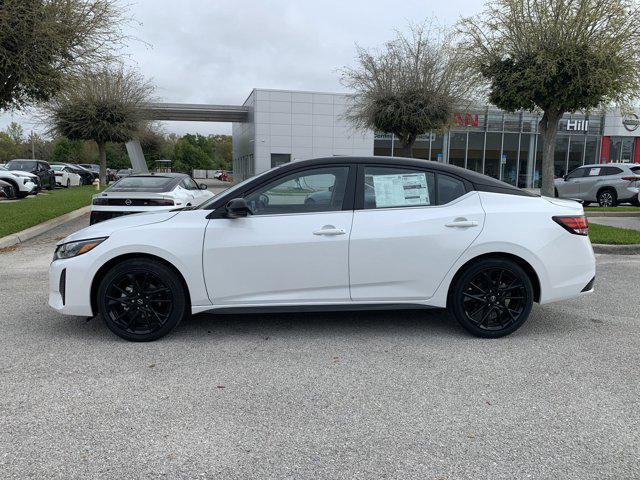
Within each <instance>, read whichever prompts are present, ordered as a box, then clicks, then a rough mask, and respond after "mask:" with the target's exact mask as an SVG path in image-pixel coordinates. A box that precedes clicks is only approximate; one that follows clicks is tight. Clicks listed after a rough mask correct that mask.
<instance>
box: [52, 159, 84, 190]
mask: <svg viewBox="0 0 640 480" xmlns="http://www.w3.org/2000/svg"><path fill="white" fill-rule="evenodd" d="M51 169H52V170H53V174H54V175H55V176H56V185H58V186H60V187H66V188H69V187H79V186H80V184H81V183H82V177H80V175H78V174H77V173H75V172H74V171H73V170H71V169H70V168H69V167H67V166H66V165H51Z"/></svg>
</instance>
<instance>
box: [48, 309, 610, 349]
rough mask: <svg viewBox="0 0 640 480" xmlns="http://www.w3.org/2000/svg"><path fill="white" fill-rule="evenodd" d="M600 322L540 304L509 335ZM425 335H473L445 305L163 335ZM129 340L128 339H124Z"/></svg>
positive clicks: (208, 316) (223, 324) (257, 321)
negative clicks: (443, 308)
mask: <svg viewBox="0 0 640 480" xmlns="http://www.w3.org/2000/svg"><path fill="white" fill-rule="evenodd" d="M62 318H64V319H65V320H66V321H64V320H63V321H61V322H53V323H52V324H51V328H53V329H54V330H55V335H56V336H57V335H61V336H71V337H76V338H79V337H80V338H82V339H89V338H92V339H93V340H97V339H105V338H111V339H114V338H116V337H115V336H113V334H112V333H111V332H110V331H109V330H108V329H107V327H106V326H105V325H104V322H103V321H102V319H101V318H100V316H96V317H94V318H92V319H89V320H80V319H79V317H74V319H73V321H70V320H71V318H69V317H66V318H65V317H61V319H62ZM602 327H603V325H602V324H601V322H595V321H589V319H585V318H584V317H583V316H582V315H579V314H578V312H576V313H569V312H560V311H555V310H554V309H552V308H549V307H539V306H538V307H535V308H534V310H533V312H532V313H531V317H530V318H529V319H528V320H527V322H526V323H525V324H524V325H523V326H522V327H521V328H520V329H519V330H517V331H516V332H514V333H513V334H511V336H510V337H516V336H517V337H526V338H533V337H544V336H548V335H553V336H564V335H566V334H570V333H573V332H575V331H576V330H584V329H588V330H592V329H598V328H602ZM389 335H393V336H396V337H415V336H418V335H419V336H424V337H425V338H432V337H433V338H437V337H440V338H474V337H472V336H471V335H470V334H469V333H467V332H466V331H465V330H464V329H463V328H462V327H461V326H460V325H458V323H457V322H456V320H455V319H454V318H453V317H451V316H450V315H449V314H448V313H447V311H446V310H440V309H433V310H419V309H418V310H376V311H351V312H321V313H320V312H313V313H310V312H305V313H242V314H235V313H234V314H216V313H201V314H198V315H193V316H191V317H190V318H188V319H186V320H184V321H183V322H182V323H181V324H180V325H178V326H177V327H176V329H175V330H174V331H173V332H171V333H170V334H169V335H168V336H167V337H166V339H163V340H160V341H161V342H162V341H170V340H171V339H175V340H189V341H203V342H204V341H211V340H224V339H233V338H236V339H237V338H243V337H246V338H253V337H256V336H263V337H288V338H294V337H297V338H304V337H308V338H316V339H317V338H323V337H324V338H334V339H335V338H337V337H344V338H354V337H370V338H375V337H385V336H389ZM123 341H124V340H123Z"/></svg>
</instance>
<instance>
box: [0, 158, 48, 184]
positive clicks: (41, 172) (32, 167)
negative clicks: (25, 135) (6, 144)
mask: <svg viewBox="0 0 640 480" xmlns="http://www.w3.org/2000/svg"><path fill="white" fill-rule="evenodd" d="M5 167H6V168H7V170H20V171H23V172H29V173H33V174H34V175H37V176H38V179H39V181H40V185H39V186H40V187H41V188H46V189H47V190H53V189H54V188H55V186H56V175H55V173H54V171H53V170H52V169H51V166H50V165H49V163H47V162H45V161H44V160H25V159H21V158H17V159H15V160H11V161H10V162H9V163H7V164H6V165H5Z"/></svg>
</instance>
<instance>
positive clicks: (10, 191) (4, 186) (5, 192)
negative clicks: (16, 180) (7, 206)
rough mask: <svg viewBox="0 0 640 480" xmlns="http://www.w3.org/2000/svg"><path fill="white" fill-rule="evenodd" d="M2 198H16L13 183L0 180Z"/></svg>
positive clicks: (0, 195)
mask: <svg viewBox="0 0 640 480" xmlns="http://www.w3.org/2000/svg"><path fill="white" fill-rule="evenodd" d="M0 198H7V199H8V198H16V190H15V189H14V188H13V185H11V184H10V183H7V182H3V181H2V180H0Z"/></svg>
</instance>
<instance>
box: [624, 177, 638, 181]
mask: <svg viewBox="0 0 640 480" xmlns="http://www.w3.org/2000/svg"><path fill="white" fill-rule="evenodd" d="M622 180H626V181H627V182H640V177H622Z"/></svg>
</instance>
